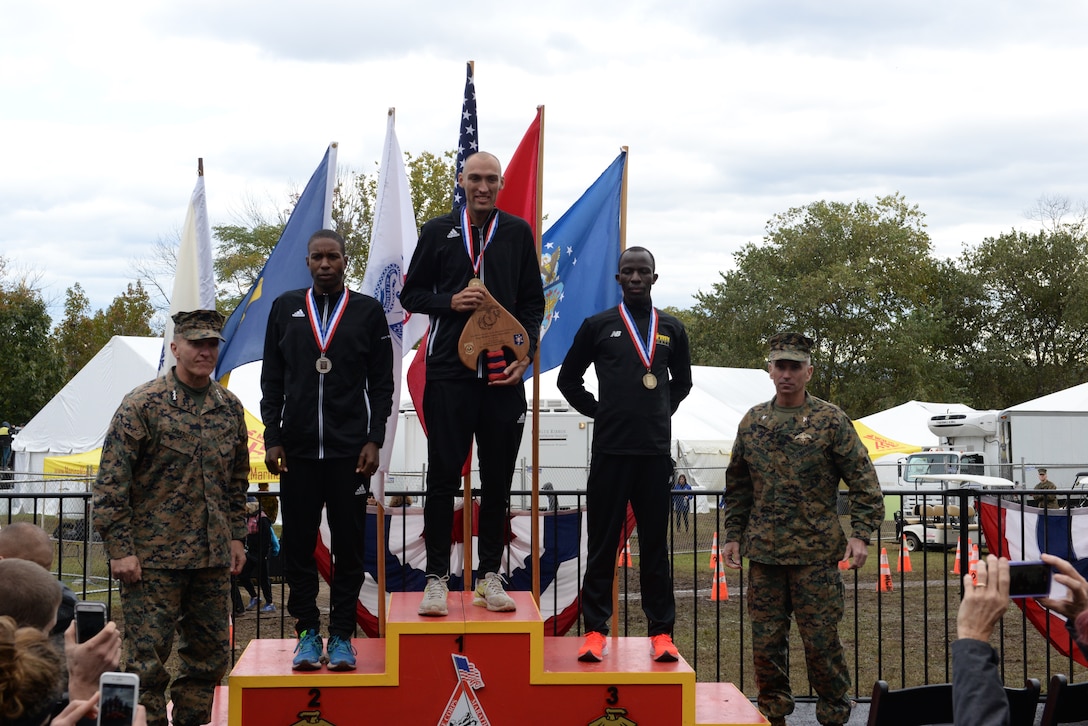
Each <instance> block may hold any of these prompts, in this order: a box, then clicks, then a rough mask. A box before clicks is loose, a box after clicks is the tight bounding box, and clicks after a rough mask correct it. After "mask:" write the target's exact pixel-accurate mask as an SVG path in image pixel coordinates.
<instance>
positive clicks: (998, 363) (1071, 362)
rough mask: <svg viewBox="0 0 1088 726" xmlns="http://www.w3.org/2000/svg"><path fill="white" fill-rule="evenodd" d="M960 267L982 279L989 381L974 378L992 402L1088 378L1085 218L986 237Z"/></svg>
mask: <svg viewBox="0 0 1088 726" xmlns="http://www.w3.org/2000/svg"><path fill="white" fill-rule="evenodd" d="M960 268H961V270H962V271H963V272H964V273H965V274H971V275H974V276H976V277H977V278H978V280H979V285H978V287H979V289H978V296H979V303H980V305H979V307H980V310H979V313H978V316H977V319H978V335H977V340H978V343H977V346H978V349H979V350H980V351H981V352H982V354H983V355H982V362H983V364H984V366H985V368H984V372H985V375H986V380H978V379H976V380H975V382H974V383H975V386H977V387H979V389H980V394H981V393H982V392H986V393H987V394H988V395H987V400H988V402H992V403H991V405H994V406H996V407H1002V406H1010V405H1014V404H1016V403H1020V402H1022V401H1026V400H1030V399H1032V398H1036V397H1038V396H1042V395H1045V394H1047V393H1052V392H1054V391H1058V390H1061V389H1063V388H1068V387H1070V386H1073V385H1077V384H1079V383H1082V382H1084V381H1085V380H1086V378H1088V356H1086V353H1085V344H1086V343H1088V235H1086V234H1085V227H1084V225H1083V224H1082V223H1081V222H1074V223H1061V222H1060V221H1059V222H1058V223H1056V224H1054V225H1053V226H1052V227H1051V228H1049V229H1048V228H1044V229H1040V230H1039V231H1037V232H1034V233H1029V232H1022V231H1017V230H1012V231H1010V232H1006V233H1004V234H1001V235H999V236H997V237H987V238H986V239H984V240H983V241H982V243H980V244H979V245H978V247H976V248H974V249H968V250H966V251H964V253H963V254H962V255H961V258H960ZM984 386H985V388H983V387H984ZM990 396H994V397H995V398H990ZM998 396H999V398H997V397H998ZM995 399H996V400H995Z"/></svg>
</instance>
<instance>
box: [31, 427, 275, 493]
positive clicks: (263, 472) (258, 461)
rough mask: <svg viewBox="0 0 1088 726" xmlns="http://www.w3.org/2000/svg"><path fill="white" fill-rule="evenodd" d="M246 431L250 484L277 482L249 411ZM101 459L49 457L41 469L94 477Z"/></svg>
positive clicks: (95, 454) (87, 454) (92, 455)
mask: <svg viewBox="0 0 1088 726" xmlns="http://www.w3.org/2000/svg"><path fill="white" fill-rule="evenodd" d="M246 429H247V430H248V431H249V481H250V483H253V484H260V483H262V482H276V481H279V480H280V478H279V477H278V476H272V474H271V473H269V471H268V467H267V466H265V463H264V425H263V424H262V423H261V420H260V419H259V418H257V417H256V416H254V415H253V414H251V413H250V412H249V411H246ZM101 459H102V449H95V450H94V451H84V452H83V453H81V454H70V455H68V456H50V457H47V458H46V459H45V461H44V463H43V465H42V469H43V472H44V473H45V475H46V476H48V477H63V476H94V475H95V474H97V473H98V462H99V461H101Z"/></svg>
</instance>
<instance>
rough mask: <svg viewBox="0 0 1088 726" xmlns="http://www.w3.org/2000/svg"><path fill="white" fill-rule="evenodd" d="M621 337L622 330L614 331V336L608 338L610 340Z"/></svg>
mask: <svg viewBox="0 0 1088 726" xmlns="http://www.w3.org/2000/svg"><path fill="white" fill-rule="evenodd" d="M621 335H623V331H620V330H613V331H612V335H610V336H608V337H609V338H618V337H620V336H621Z"/></svg>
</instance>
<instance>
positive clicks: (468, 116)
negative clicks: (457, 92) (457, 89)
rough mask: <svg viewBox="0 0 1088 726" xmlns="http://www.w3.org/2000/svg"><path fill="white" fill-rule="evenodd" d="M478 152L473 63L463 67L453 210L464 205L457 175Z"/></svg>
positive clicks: (462, 190)
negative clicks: (463, 82)
mask: <svg viewBox="0 0 1088 726" xmlns="http://www.w3.org/2000/svg"><path fill="white" fill-rule="evenodd" d="M479 150H480V135H479V128H478V126H477V124H476V79H475V78H474V77H473V63H472V61H469V62H468V63H467V64H466V65H465V98H464V100H463V101H462V102H461V133H460V135H459V136H458V137H457V168H456V170H455V172H454V179H453V208H454V209H460V208H461V207H463V206H464V205H465V190H464V189H463V188H462V187H461V185H460V184H458V183H457V176H456V175H457V174H460V173H461V170H462V169H463V168H464V166H465V159H467V158H468V157H470V156H472V155H473V154H475V153H476V152H477V151H479Z"/></svg>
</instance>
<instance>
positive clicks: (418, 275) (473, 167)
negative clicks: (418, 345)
mask: <svg viewBox="0 0 1088 726" xmlns="http://www.w3.org/2000/svg"><path fill="white" fill-rule="evenodd" d="M460 180H461V186H463V187H464V188H465V196H466V207H465V210H464V214H465V215H467V219H466V218H465V216H462V212H461V211H460V210H459V211H458V212H453V213H451V214H447V215H445V216H442V217H437V218H435V219H432V220H430V221H428V222H427V223H426V224H424V225H423V230H422V232H421V234H420V237H419V243H418V245H417V246H416V251H415V254H414V255H413V256H412V262H411V264H410V265H409V267H408V274H407V276H406V280H405V283H404V290H403V291H402V292H401V297H400V299H401V304H402V305H403V306H404V309H405V310H409V311H411V312H414V313H426V314H427V315H428V316H429V317H430V325H431V328H430V333H429V334H428V341H427V358H426V360H427V385H426V389H425V391H424V397H423V400H424V404H423V409H424V410H423V414H424V420H425V422H426V426H427V460H428V466H427V498H426V502H425V505H424V521H425V529H424V535H425V538H426V542H427V574H428V575H430V576H434V577H438V578H442V577H445V576H446V575H447V574H448V571H449V561H450V533H451V529H452V527H453V500H454V497H455V496H456V495H457V493H458V492H459V491H460V474H461V467H462V465H463V464H464V462H465V459H466V458H467V456H468V452H469V447H470V446H471V444H472V438H473V436H474V435H475V437H476V443H477V454H478V456H479V461H480V484H481V492H482V498H481V503H480V527H479V533H480V540H479V553H480V560H479V570H478V571H479V574H480V576H481V577H482V576H483V575H485V574H487V573H498V574H501V572H500V563H501V558H502V549H503V544H504V536H505V532H506V526H505V525H506V508H507V500H508V499H509V495H510V480H511V477H512V476H513V472H514V465H515V462H516V458H517V452H518V448H519V447H520V445H521V434H522V429H523V428H524V425H525V408H526V404H525V386H524V384H523V383H522V380H521V378H522V375H523V374H524V373H525V371H526V369H527V368H528V365H529V362H530V361H531V360H532V357H533V354H534V351H536V345H537V339H538V338H539V335H540V321H541V318H542V317H543V315H544V289H543V286H542V284H541V280H540V265H539V262H538V258H537V252H536V244H535V242H534V240H533V233H532V230H531V228H530V227H529V225H528V223H526V222H525V220H523V219H520V218H519V217H515V216H513V215H510V214H507V213H505V212H502V211H499V210H497V209H496V208H495V200H496V198H497V197H498V192H499V190H500V189H501V188H502V170H501V167H500V164H499V161H498V159H496V158H495V157H494V156H493V155H492V154H488V153H486V152H477V153H476V154H473V155H472V156H470V157H468V159H466V161H465V166H464V169H463V170H462V172H461V175H460ZM466 225H467V227H468V229H469V231H470V234H471V236H472V240H471V244H466V238H465V234H464V229H465V226H466ZM481 248H482V249H481ZM473 277H478V278H479V279H480V280H482V281H483V283H484V285H485V286H486V287H487V290H488V292H490V293H491V295H492V296H493V297H494V298H495V300H496V301H497V302H498V303H499V304H500V305H502V306H503V307H504V308H505V309H506V310H507V311H508V312H510V313H511V314H512V315H513V316H514V317H516V318H517V319H518V320H519V321H520V322H521V324H522V325H523V326H524V327H525V331H526V332H527V333H528V338H529V354H528V357H527V358H525V359H524V360H521V361H513V360H511V356H509V355H508V356H507V361H506V362H507V364H508V365H507V367H506V369H505V371H504V374H505V377H504V379H503V380H500V381H495V382H491V383H489V382H488V380H487V378H486V374H485V373H484V372H483V371H482V369H481V368H479V367H478V368H477V370H475V371H473V370H471V369H469V368H467V367H466V366H465V365H464V364H463V363H461V360H460V358H459V357H458V355H457V342H458V339H459V338H460V336H461V331H462V330H463V329H464V327H465V323H466V322H467V321H468V319H469V317H470V316H471V315H472V312H473V311H474V310H475V309H476V307H477V306H478V305H479V304H480V302H482V298H481V296H480V291H479V290H478V289H473V288H469V287H468V283H469V280H471V279H472V278H473ZM466 574H467V573H466ZM427 614H432V615H442V614H444V613H442V612H441V611H433V612H429V613H427Z"/></svg>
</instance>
